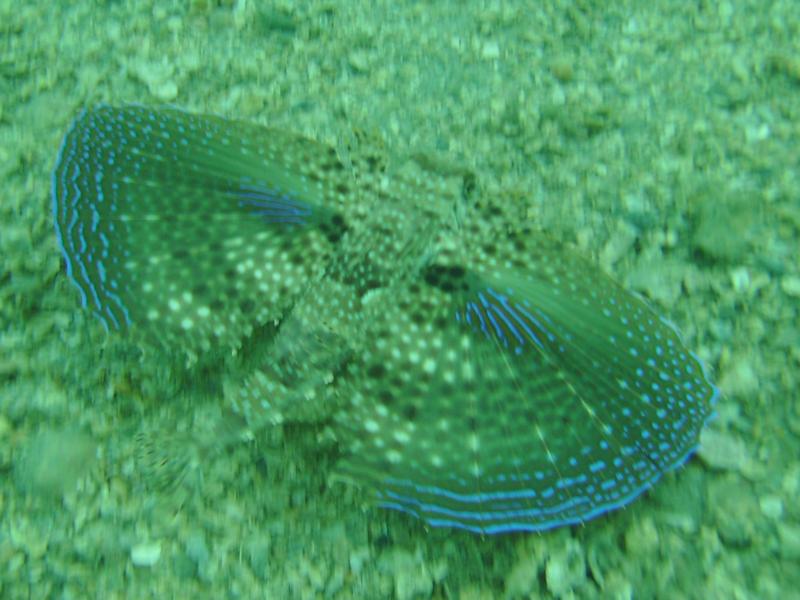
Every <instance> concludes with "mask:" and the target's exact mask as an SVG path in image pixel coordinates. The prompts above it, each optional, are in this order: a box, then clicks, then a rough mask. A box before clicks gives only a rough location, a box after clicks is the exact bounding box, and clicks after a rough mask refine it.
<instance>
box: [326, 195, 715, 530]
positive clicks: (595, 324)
mask: <svg viewBox="0 0 800 600" xmlns="http://www.w3.org/2000/svg"><path fill="white" fill-rule="evenodd" d="M486 207H490V204H487V205H486ZM486 207H485V208H486ZM499 212H501V209H500V208H499V207H495V208H492V209H490V210H489V211H488V212H483V213H481V212H478V214H477V218H475V216H473V218H472V220H471V222H468V223H467V224H466V225H465V227H464V230H463V231H462V232H460V238H461V239H460V240H459V241H457V242H451V243H449V244H444V245H443V247H446V248H450V250H446V251H442V252H440V253H439V254H438V255H437V257H436V259H435V260H433V261H432V262H430V263H429V264H428V265H427V266H426V267H424V268H423V269H422V270H421V272H420V273H419V277H416V278H409V279H408V280H407V281H404V282H401V283H400V284H399V285H398V286H396V288H395V289H392V290H386V293H385V294H383V295H382V299H381V301H380V303H379V304H376V305H374V306H373V307H372V308H371V310H372V311H373V314H374V315H375V317H376V318H372V319H369V320H368V321H369V322H370V324H371V329H370V331H369V333H368V334H367V335H366V336H365V338H366V339H368V340H370V342H371V343H370V344H369V345H368V346H367V347H366V348H365V349H364V351H363V352H362V353H361V354H360V355H359V358H360V360H359V361H358V362H357V363H355V364H354V365H353V366H352V371H351V380H352V381H353V382H357V383H356V384H355V385H354V386H353V389H352V390H351V397H352V399H353V401H352V404H351V406H350V407H348V410H347V411H346V412H343V413H342V414H341V415H340V420H339V422H340V424H341V426H342V427H343V428H344V429H346V430H347V431H348V433H349V439H351V440H352V442H351V445H350V452H349V453H348V455H347V457H346V458H345V459H344V460H343V462H342V465H341V468H342V471H343V473H344V474H345V475H346V476H348V477H349V478H350V479H352V480H354V481H360V482H364V481H367V482H369V483H370V484H371V485H372V487H373V488H374V490H375V492H376V496H377V498H378V502H379V504H381V505H382V506H386V507H389V508H394V509H398V510H402V511H405V512H408V513H410V514H412V515H414V516H417V517H420V518H422V519H424V520H425V521H426V522H427V523H428V524H429V525H432V526H447V527H457V528H463V529H467V530H470V531H474V532H478V533H483V534H496V533H504V532H510V531H540V530H545V529H550V528H554V527H559V526H563V525H569V524H576V523H583V522H585V521H588V520H590V519H592V518H594V517H596V516H599V515H601V514H603V513H605V512H607V511H610V510H613V509H615V508H618V507H620V506H623V505H625V504H627V503H628V502H630V501H631V500H633V499H634V498H636V497H637V496H639V495H640V494H641V493H642V492H644V491H645V490H647V489H649V488H650V487H651V486H652V485H653V484H654V483H655V482H656V481H657V480H658V479H659V478H660V477H661V476H662V474H663V473H664V472H666V471H669V470H671V469H674V468H675V467H677V466H678V465H680V464H682V463H683V462H684V461H685V460H686V458H687V457H688V456H689V455H690V454H691V453H692V452H693V451H694V449H695V448H696V446H697V443H698V438H699V433H700V431H701V429H702V427H703V426H704V424H705V423H706V421H707V420H708V418H709V417H710V414H711V411H712V408H713V405H714V403H715V402H716V397H717V394H718V392H717V390H716V388H715V387H714V386H713V385H712V384H711V383H710V382H709V380H708V378H707V376H706V374H705V372H704V369H703V367H702V365H701V364H700V361H699V360H698V359H697V358H696V357H695V356H694V355H692V354H691V353H690V352H689V351H688V350H686V348H685V347H684V346H683V344H682V343H681V341H680V339H679V336H678V334H677V332H676V331H675V330H674V328H673V327H672V326H671V325H669V324H668V323H667V322H666V321H664V320H663V319H661V318H660V317H658V316H657V315H656V314H655V313H654V312H653V311H652V310H651V309H650V308H649V307H648V306H647V305H646V303H645V302H644V301H642V300H641V299H639V298H638V297H636V296H635V295H633V294H631V293H630V292H627V291H626V290H624V289H623V288H622V287H620V286H619V285H617V284H616V283H615V282H613V280H611V279H610V278H609V277H607V276H606V275H604V274H603V273H602V272H601V271H600V270H599V269H598V268H597V267H596V266H595V265H593V264H592V263H590V262H588V261H586V260H584V259H582V258H580V257H578V256H576V255H575V254H574V253H573V252H571V251H570V250H569V249H568V248H566V247H564V245H562V244H559V243H557V242H554V241H553V240H551V239H549V238H547V237H546V236H545V235H543V234H541V233H538V232H534V231H530V230H526V229H519V228H517V229H515V228H513V227H511V228H509V226H508V225H506V226H504V227H501V228H500V229H495V230H494V233H492V227H491V226H488V225H487V224H488V223H489V222H490V221H491V218H492V217H491V215H492V214H495V215H496V214H498V213H499ZM501 220H502V219H501ZM452 249H457V251H455V252H454V251H453V250H452ZM376 302H377V300H376ZM377 315H381V316H382V318H377ZM359 430H360V431H359Z"/></svg>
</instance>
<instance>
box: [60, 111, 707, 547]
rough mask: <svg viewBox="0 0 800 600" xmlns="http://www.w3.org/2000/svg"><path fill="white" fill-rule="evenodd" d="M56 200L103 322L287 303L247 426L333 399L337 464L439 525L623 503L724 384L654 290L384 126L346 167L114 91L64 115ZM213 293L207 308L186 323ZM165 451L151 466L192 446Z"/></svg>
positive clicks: (173, 324)
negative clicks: (601, 265)
mask: <svg viewBox="0 0 800 600" xmlns="http://www.w3.org/2000/svg"><path fill="white" fill-rule="evenodd" d="M190 124H194V127H195V129H196V130H197V131H199V133H195V134H192V135H193V137H190V136H188V135H187V133H186V131H187V130H191V125H190ZM193 131H194V130H193ZM101 132H102V134H101ZM131 140H136V141H131ZM141 140H144V141H141ZM223 140H227V142H224V141H223ZM239 140H241V147H239ZM361 142H362V143H363V140H361ZM159 144H161V145H159ZM187 146H189V147H188V148H186V147H187ZM195 146H196V147H195ZM220 157H222V160H217V159H219V158H220ZM115 167H118V168H115ZM176 167H177V168H176ZM254 182H255V185H254ZM232 191H233V192H232ZM232 194H233V195H232ZM53 197H54V214H55V218H56V231H57V233H58V235H59V239H60V242H61V247H62V250H63V252H64V255H65V259H66V262H67V269H68V273H69V274H70V276H71V277H72V278H73V280H74V281H75V282H76V284H77V285H78V288H79V289H80V290H81V293H82V295H83V297H84V301H85V304H87V305H88V306H89V307H90V308H92V309H93V310H94V311H95V312H96V313H98V314H99V315H100V316H101V318H103V319H104V321H105V322H106V323H107V324H108V325H109V326H110V327H116V326H120V327H123V328H124V327H125V326H126V325H127V324H128V323H130V327H131V328H132V329H136V328H142V329H144V330H145V331H147V332H149V333H150V334H151V335H154V337H156V338H157V339H158V340H159V341H160V342H161V343H163V344H164V345H165V346H166V347H168V348H173V349H174V350H175V351H182V350H184V349H186V348H189V349H192V350H198V349H201V348H203V347H207V346H209V345H222V346H234V347H235V346H237V344H238V343H239V341H240V340H241V338H242V337H244V336H246V335H248V333H249V331H250V328H251V327H252V326H254V325H257V324H260V323H264V322H265V321H266V320H269V321H271V322H273V323H274V324H275V329H276V331H275V334H274V336H273V337H272V338H270V339H269V340H268V344H267V352H266V353H265V355H264V359H263V360H262V361H261V364H260V365H259V366H258V368H256V369H255V370H254V371H253V372H251V373H247V374H245V375H244V377H242V379H241V381H236V382H234V383H233V384H232V385H231V386H229V388H228V391H227V393H226V396H227V400H228V401H229V402H230V406H231V407H232V408H233V410H234V411H235V412H236V413H238V414H239V415H242V416H243V417H244V419H245V421H246V422H247V424H248V425H249V426H250V427H251V428H253V429H257V428H259V427H263V426H265V425H269V424H276V423H282V422H284V421H287V420H292V421H307V422H308V421H322V420H326V419H330V418H331V415H335V416H334V426H335V429H336V433H337V437H338V439H339V440H340V442H341V444H342V447H343V449H344V458H343V459H342V461H341V464H340V466H339V472H340V474H341V475H343V476H344V477H345V478H347V479H349V480H352V481H353V482H355V483H356V484H359V485H364V486H367V487H368V488H370V489H372V490H373V492H374V497H375V499H376V501H377V503H378V504H380V505H382V506H385V507H388V508H392V509H396V510H401V511H404V512H406V513H409V514H412V515H414V516H416V517H418V518H421V519H423V520H424V521H425V522H426V523H428V524H429V525H431V526H446V527H455V528H461V529H466V530H469V531H473V532H477V533H481V534H499V533H504V532H509V531H521V530H522V531H540V530H545V529H550V528H553V527H558V526H562V525H568V524H575V523H583V522H585V521H588V520H590V519H592V518H594V517H597V516H598V515H601V514H603V513H605V512H607V511H610V510H613V509H615V508H618V507H620V506H623V505H625V504H627V503H628V502H630V501H631V500H633V499H634V498H636V497H637V496H639V495H640V494H641V493H642V492H644V491H645V490H646V489H648V488H650V487H651V486H652V485H653V484H654V483H655V482H656V481H657V480H658V479H659V478H660V477H661V476H662V475H663V473H665V472H667V471H669V470H671V469H674V468H676V467H677V466H679V465H680V464H682V463H683V462H684V461H685V460H686V458H687V457H688V456H689V455H690V454H691V453H692V451H693V450H694V449H695V447H696V446H697V443H698V438H699V434H700V431H701V429H702V427H703V426H704V424H705V423H706V421H707V420H708V418H709V416H710V414H711V412H712V410H713V406H714V404H715V402H716V398H717V395H718V392H717V390H716V388H715V387H714V386H713V384H712V383H711V382H710V381H709V379H708V377H707V375H706V373H705V371H704V368H703V366H702V364H701V363H700V361H699V360H698V359H697V358H696V357H695V356H694V355H693V354H692V353H691V352H690V351H689V350H687V349H686V348H685V346H684V345H683V343H682V342H681V340H680V338H679V335H678V334H677V332H676V331H675V329H674V328H673V327H672V326H671V325H670V324H668V323H667V322H666V321H664V320H663V319H661V318H660V317H658V316H657V315H656V314H655V313H654V312H653V311H652V309H651V308H650V307H649V306H648V305H647V304H646V303H645V302H644V301H643V300H642V299H640V298H639V297H638V296H636V295H634V294H632V293H630V292H628V291H626V290H625V289H624V288H622V287H621V286H619V285H618V284H616V283H615V282H614V281H613V280H612V279H610V278H609V277H608V276H606V275H605V274H603V273H602V271H600V270H599V269H598V268H597V267H596V266H595V265H594V264H593V263H591V262H589V261H587V260H585V259H583V258H581V257H579V256H578V255H576V254H575V253H574V252H573V251H572V250H571V249H569V248H568V247H566V246H565V245H564V244H561V243H559V242H556V241H554V240H552V239H550V238H548V237H547V236H546V235H544V234H542V233H541V232H537V231H533V230H530V229H526V228H524V227H521V226H519V225H518V224H517V223H516V219H515V216H514V215H513V214H512V213H509V212H508V211H507V209H506V208H504V205H503V203H502V202H499V201H497V202H495V201H492V199H486V198H479V199H478V201H477V202H475V203H474V205H473V206H470V207H469V209H468V210H466V211H464V210H463V208H464V197H462V195H460V194H459V193H458V192H454V190H453V189H452V187H451V186H450V185H448V183H447V182H445V181H443V180H439V179H438V178H436V177H434V176H427V175H420V176H415V177H408V176H405V177H403V176H400V175H398V174H397V173H394V172H391V171H389V170H387V165H386V162H385V161H384V160H383V157H382V156H381V151H380V150H375V149H374V148H372V147H371V146H370V145H369V144H368V143H364V144H363V147H362V148H354V149H353V151H352V156H351V157H350V161H349V165H348V167H345V166H344V163H343V162H342V161H340V160H339V159H338V158H336V154H335V153H334V152H333V151H331V150H330V149H328V148H326V147H324V146H322V145H320V144H317V143H315V142H312V141H310V140H306V139H304V138H299V137H298V136H293V135H291V134H281V133H277V132H273V131H272V130H269V129H266V128H262V127H258V126H255V125H246V124H241V123H234V122H230V123H229V122H227V121H223V120H221V119H218V118H216V117H204V116H192V115H187V114H186V113H182V112H180V111H173V110H165V111H162V110H158V111H152V110H150V109H144V108H140V107H128V108H123V109H114V108H109V107H100V108H98V109H94V110H92V111H89V112H88V113H85V114H83V115H82V116H81V117H79V118H78V120H77V121H76V123H75V124H74V125H73V127H72V129H71V130H70V132H69V133H68V134H67V136H66V138H65V141H64V145H63V147H62V150H61V153H60V155H59V159H58V161H57V165H56V169H55V172H54V177H53ZM231 198H233V201H231ZM134 217H135V218H134ZM232 239H233V240H237V242H236V243H235V244H233V245H231V243H230V241H231V240H232ZM243 248H244V249H243ZM151 255H152V256H155V257H156V261H155V263H152V264H151V261H150V257H151ZM259 272H260V273H261V275H257V273H259ZM112 282H113V283H112ZM198 284H199V285H201V286H203V285H204V286H205V288H203V287H201V288H200V289H199V290H196V289H194V288H193V287H192V286H196V285H198ZM146 288H150V289H149V291H147V292H146V293H145V294H142V291H145V289H146ZM187 289H188V290H189V291H190V293H192V297H191V298H190V299H188V300H185V302H184V301H183V300H184V298H183V292H184V291H185V290H187ZM195 298H199V299H200V300H195ZM211 298H214V299H217V300H218V303H217V304H215V305H214V306H211V304H210V303H211V301H212V300H211ZM175 300H180V301H181V303H180V304H179V306H178V310H173V305H172V303H171V301H175ZM201 301H202V302H203V304H199V303H200V302H201ZM220 303H221V304H220ZM207 304H208V306H209V312H210V313H211V309H213V311H214V312H213V315H214V316H213V318H212V317H211V315H210V314H209V315H206V316H207V317H209V321H208V322H209V323H210V324H211V325H209V326H205V327H204V326H202V324H195V323H194V322H193V324H192V326H191V327H188V328H187V327H183V322H182V321H181V319H184V318H186V314H187V311H188V314H190V315H191V317H192V319H193V321H194V320H195V319H196V317H195V313H196V311H197V310H199V308H201V307H204V306H206V305H207ZM243 304H250V305H252V306H251V307H250V309H249V310H243ZM151 311H155V312H156V316H155V318H149V317H150V316H151V315H150V312H151ZM170 311H171V312H170ZM192 311H195V313H192ZM200 321H201V323H202V319H201V320H200ZM154 330H156V331H155V332H154ZM226 427H228V428H230V427H229V426H227V425H226ZM238 434H239V431H238V429H237V431H234V432H233V433H231V432H230V431H227V430H226V431H225V434H224V435H220V436H219V438H220V440H219V441H218V444H223V443H230V440H233V439H236V438H237V437H238ZM223 440H224V441H223ZM215 443H217V442H209V443H207V444H206V443H205V442H204V443H203V444H200V447H202V448H203V449H204V450H203V451H204V452H206V451H210V449H211V448H213V447H214V446H215ZM156 446H157V444H155V445H154V444H149V445H148V448H150V451H149V452H147V453H145V455H146V456H147V457H149V456H154V455H158V454H157V453H156V452H153V451H152V448H154V447H156ZM174 452H178V451H177V450H174ZM151 462H152V461H151ZM161 462H162V461H159V464H161ZM168 464H170V465H174V466H175V468H174V469H170V470H167V471H164V470H159V471H158V473H159V475H158V479H161V478H164V477H166V478H167V479H169V478H170V477H175V478H178V477H183V473H182V466H183V465H189V464H192V461H191V455H190V456H189V458H187V459H185V460H184V459H174V460H170V461H168ZM173 471H174V472H175V473H174V474H173ZM160 484H161V483H160Z"/></svg>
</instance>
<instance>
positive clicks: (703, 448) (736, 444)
mask: <svg viewBox="0 0 800 600" xmlns="http://www.w3.org/2000/svg"><path fill="white" fill-rule="evenodd" d="M697 454H698V455H699V456H700V459H701V460H702V461H703V462H704V463H706V464H707V465H708V466H709V467H711V468H712V469H720V470H722V471H739V472H741V471H742V470H743V469H744V467H745V465H746V464H747V463H748V462H749V460H750V457H749V456H748V453H747V447H746V446H745V445H744V442H742V441H741V440H740V439H738V438H735V437H733V436H732V435H731V434H730V433H728V432H726V431H715V430H714V429H704V430H703V432H702V433H701V434H700V448H699V449H698V451H697Z"/></svg>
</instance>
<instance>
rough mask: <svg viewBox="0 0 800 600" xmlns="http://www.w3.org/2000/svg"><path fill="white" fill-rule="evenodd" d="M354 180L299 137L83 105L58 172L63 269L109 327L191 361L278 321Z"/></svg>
mask: <svg viewBox="0 0 800 600" xmlns="http://www.w3.org/2000/svg"><path fill="white" fill-rule="evenodd" d="M351 188H352V176H351V174H350V173H348V171H347V170H346V169H345V168H344V166H343V165H342V163H341V162H340V161H339V160H338V159H337V158H336V155H335V153H334V152H333V151H331V150H329V149H328V148H326V147H325V146H321V145H319V144H317V143H316V142H313V141H311V140H308V139H305V138H302V137H300V136H297V135H294V134H289V133H284V132H281V131H277V130H272V129H268V128H265V127H262V126H259V125H253V124H248V123H240V122H236V121H227V120H224V119H221V118H219V117H213V116H202V115H191V114H189V113H185V112H183V111H180V110H177V109H158V110H152V109H149V108H146V107H142V106H126V107H122V108H116V107H110V106H98V107H95V108H92V109H90V110H86V111H83V112H82V113H81V114H80V115H79V116H78V117H77V118H76V120H75V121H74V122H73V124H72V126H71V127H70V129H69V131H68V132H67V134H66V136H65V137H64V141H63V143H62V146H61V150H60V152H59V155H58V159H57V161H56V166H55V169H54V171H53V177H52V198H53V215H54V220H55V226H56V232H57V237H58V241H59V245H60V247H61V250H62V254H63V256H64V259H65V262H66V266H67V273H68V275H69V276H70V278H71V279H72V281H73V282H74V283H75V285H76V287H77V288H78V290H79V292H80V295H81V299H82V302H83V305H84V306H86V307H88V308H89V309H91V310H92V312H93V313H94V314H95V315H97V316H98V317H99V318H100V320H101V321H102V323H103V324H104V325H105V326H106V327H107V328H108V329H111V330H127V329H129V328H130V326H131V325H134V324H135V325H136V327H135V328H134V329H135V330H136V331H138V332H144V333H145V334H146V335H147V336H149V337H150V338H153V339H157V340H158V341H160V342H161V343H163V345H164V346H166V347H168V348H173V347H178V346H180V347H182V348H183V349H184V351H186V352H187V353H190V354H191V353H197V352H199V351H201V350H207V349H208V348H210V347H211V346H212V344H213V345H215V346H222V347H231V348H235V347H238V345H239V342H240V340H241V338H242V337H243V336H245V335H247V334H249V333H250V331H251V329H252V327H253V326H254V325H256V324H263V323H265V322H267V321H269V320H273V319H278V318H280V317H281V316H282V315H283V314H284V313H285V312H286V311H287V310H288V309H289V308H290V307H291V305H292V303H293V301H294V300H295V299H296V297H297V296H298V295H299V294H300V293H302V292H303V291H304V290H305V288H306V287H307V286H308V284H309V282H310V281H312V280H313V279H314V278H315V277H317V276H318V275H319V273H320V272H321V271H322V269H323V268H324V265H325V262H326V260H327V257H328V256H329V255H330V254H331V252H332V248H333V247H334V246H335V244H336V242H337V240H338V238H339V237H340V236H341V235H342V232H343V229H344V228H345V227H346V225H345V223H344V217H343V215H344V213H346V207H344V206H343V203H344V201H346V200H347V199H349V198H350V194H349V191H350V189H351Z"/></svg>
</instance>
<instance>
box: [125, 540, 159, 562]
mask: <svg viewBox="0 0 800 600" xmlns="http://www.w3.org/2000/svg"><path fill="white" fill-rule="evenodd" d="M160 558H161V542H142V543H139V544H136V545H135V546H133V547H132V548H131V562H132V563H133V566H134V567H152V566H154V565H155V564H156V563H157V562H158V560H159V559H160Z"/></svg>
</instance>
